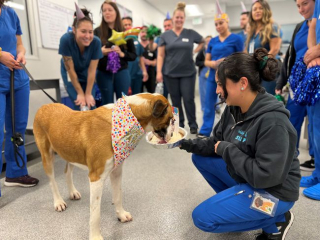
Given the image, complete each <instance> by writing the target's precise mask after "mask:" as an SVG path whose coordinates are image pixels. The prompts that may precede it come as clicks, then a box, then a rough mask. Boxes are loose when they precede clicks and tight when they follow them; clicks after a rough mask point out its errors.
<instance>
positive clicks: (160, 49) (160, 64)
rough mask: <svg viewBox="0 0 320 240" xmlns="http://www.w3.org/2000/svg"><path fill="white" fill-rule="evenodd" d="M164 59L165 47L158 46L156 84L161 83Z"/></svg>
mask: <svg viewBox="0 0 320 240" xmlns="http://www.w3.org/2000/svg"><path fill="white" fill-rule="evenodd" d="M164 58H165V46H158V56H157V82H163V76H162V67H163V62H164Z"/></svg>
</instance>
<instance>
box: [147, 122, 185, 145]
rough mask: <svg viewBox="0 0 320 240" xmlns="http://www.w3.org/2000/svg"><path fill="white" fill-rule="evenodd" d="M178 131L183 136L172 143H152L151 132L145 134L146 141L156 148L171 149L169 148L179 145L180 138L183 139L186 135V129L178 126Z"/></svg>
mask: <svg viewBox="0 0 320 240" xmlns="http://www.w3.org/2000/svg"><path fill="white" fill-rule="evenodd" d="M179 133H180V134H182V135H183V137H182V138H181V139H180V140H178V141H176V142H174V143H164V144H159V143H153V142H151V141H150V140H151V139H152V137H153V132H148V133H147V136H146V141H147V143H149V144H150V145H151V146H152V147H154V148H157V149H171V148H175V147H178V146H179V145H180V142H181V140H182V139H185V138H186V137H187V135H188V133H187V131H186V130H185V129H183V128H181V127H179Z"/></svg>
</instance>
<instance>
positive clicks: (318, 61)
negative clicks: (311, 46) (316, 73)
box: [308, 57, 320, 68]
mask: <svg viewBox="0 0 320 240" xmlns="http://www.w3.org/2000/svg"><path fill="white" fill-rule="evenodd" d="M315 66H320V58H319V57H318V58H315V59H313V60H312V61H311V62H310V63H309V64H308V68H311V67H315Z"/></svg>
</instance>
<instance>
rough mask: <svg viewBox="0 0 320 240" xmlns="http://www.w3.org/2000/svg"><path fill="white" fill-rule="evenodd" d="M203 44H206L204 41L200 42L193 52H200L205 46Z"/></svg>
mask: <svg viewBox="0 0 320 240" xmlns="http://www.w3.org/2000/svg"><path fill="white" fill-rule="evenodd" d="M203 46H204V42H201V43H199V44H198V46H197V47H196V49H195V50H193V54H196V53H198V52H199V51H200V50H201V49H202V48H203Z"/></svg>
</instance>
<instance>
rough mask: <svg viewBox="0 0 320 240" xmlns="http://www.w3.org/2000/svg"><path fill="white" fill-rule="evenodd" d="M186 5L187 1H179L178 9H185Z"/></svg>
mask: <svg viewBox="0 0 320 240" xmlns="http://www.w3.org/2000/svg"><path fill="white" fill-rule="evenodd" d="M185 7H186V3H185V2H178V4H177V9H179V10H184V9H185Z"/></svg>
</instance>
